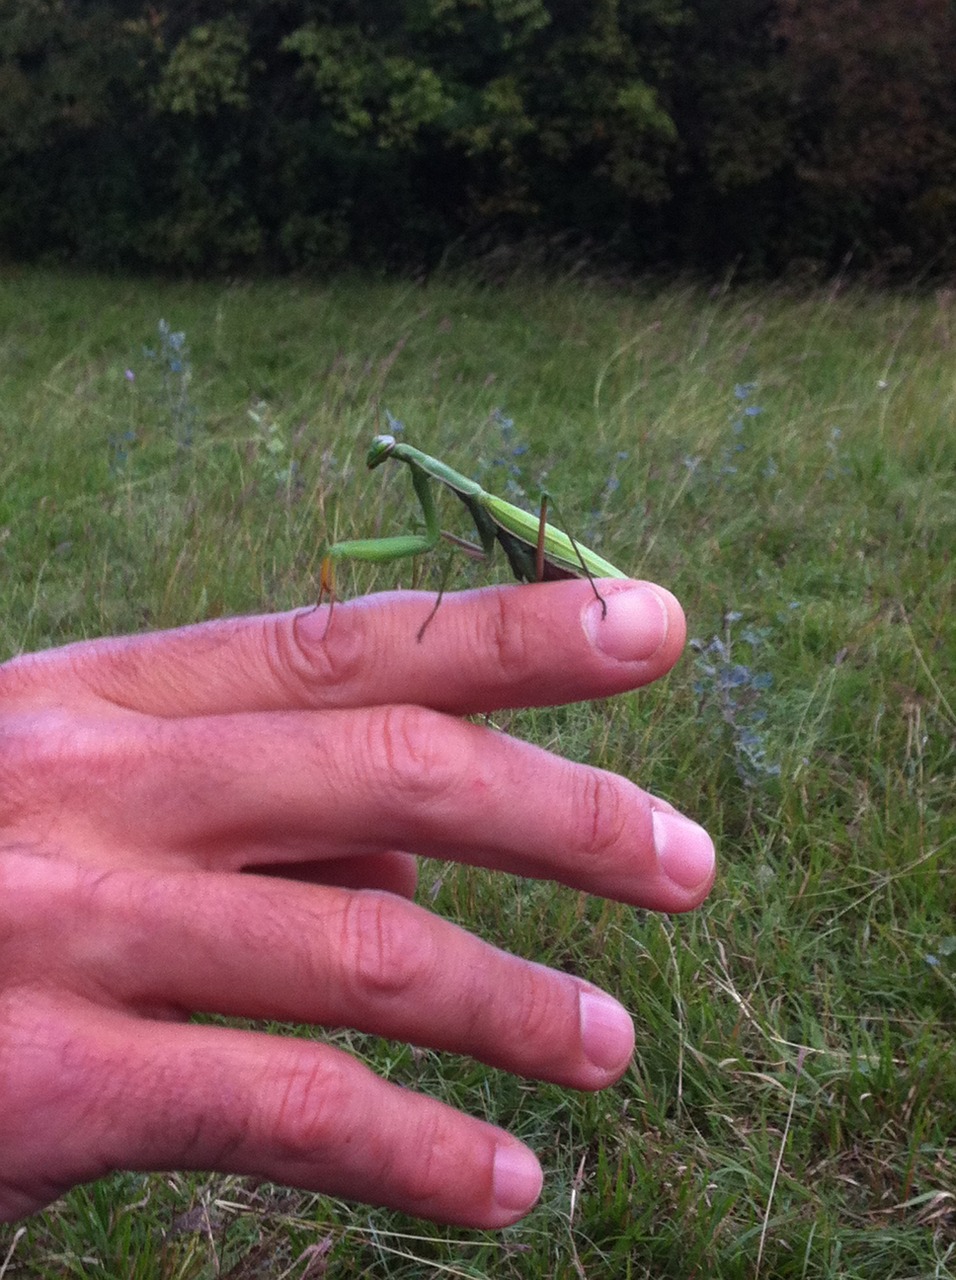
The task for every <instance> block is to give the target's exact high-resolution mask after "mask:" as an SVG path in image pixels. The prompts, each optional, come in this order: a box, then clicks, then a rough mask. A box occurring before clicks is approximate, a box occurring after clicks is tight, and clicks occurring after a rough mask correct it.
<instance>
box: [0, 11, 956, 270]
mask: <svg viewBox="0 0 956 1280" xmlns="http://www.w3.org/2000/svg"><path fill="white" fill-rule="evenodd" d="M224 9H225V10H226V11H225V12H224ZM954 231H956V5H954V3H953V0H395V3H393V4H383V3H382V2H381V0H239V2H238V3H235V4H232V5H230V6H228V7H227V6H222V5H218V4H212V3H206V2H205V0H182V2H180V3H177V4H175V5H173V4H166V3H164V2H163V0H155V3H150V4H143V3H135V2H132V0H0V253H2V254H4V256H6V257H8V258H9V257H15V258H17V259H27V258H47V259H49V258H54V259H66V260H70V261H75V262H80V263H84V264H89V265H94V266H124V267H147V268H162V269H169V270H176V271H182V270H190V271H220V270H225V269H235V268H242V267H257V266H261V267H264V268H266V267H267V268H269V269H276V268H278V269H296V270H298V269H305V270H326V269H332V268H335V267H336V266H339V265H342V264H362V265H375V266H380V265H385V266H389V267H396V266H398V267H401V268H404V269H412V270H418V269H426V270H427V269H428V268H429V267H430V266H432V265H433V264H434V263H435V262H436V261H437V260H439V259H440V258H441V257H442V255H444V254H448V253H461V254H469V253H480V252H482V251H483V250H485V249H487V248H488V247H489V246H492V245H500V244H502V243H517V244H528V243H531V242H533V243H535V244H537V245H539V246H552V247H554V248H555V251H556V252H557V251H560V250H569V251H570V250H574V251H579V250H580V249H581V248H582V247H583V248H584V249H586V250H587V251H588V252H590V253H593V254H595V255H597V256H604V257H606V258H607V260H608V261H613V262H615V263H621V264H626V265H627V266H628V267H629V268H631V269H635V270H646V269H652V268H661V267H666V268H671V269H688V268H689V269H705V270H722V269H726V268H728V267H729V266H731V265H736V266H737V267H738V269H741V270H744V271H750V272H755V273H763V274H775V273H778V272H780V271H781V270H784V269H786V268H788V267H792V266H793V264H794V263H805V264H807V265H808V267H812V268H814V269H817V270H824V271H826V270H831V269H833V268H834V267H836V266H837V265H839V264H840V263H841V262H843V261H845V260H847V259H849V260H852V261H853V262H854V263H856V264H857V265H858V266H859V267H860V268H862V269H877V270H880V271H884V272H907V273H910V274H917V273H922V274H926V273H930V274H932V273H936V272H945V271H947V270H952V268H953V267H954V265H956V235H954Z"/></svg>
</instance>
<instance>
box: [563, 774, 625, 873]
mask: <svg viewBox="0 0 956 1280" xmlns="http://www.w3.org/2000/svg"><path fill="white" fill-rule="evenodd" d="M620 782H621V780H620V779H618V778H616V777H615V776H614V775H612V774H610V773H605V772H603V771H602V770H600V769H590V768H589V769H586V770H585V771H584V772H583V774H582V775H581V777H580V780H579V783H578V788H577V795H576V796H575V798H574V806H573V807H574V813H575V815H576V834H577V838H578V842H579V847H580V849H581V851H582V853H583V854H584V855H585V856H586V857H587V859H588V861H589V863H590V864H591V865H592V866H595V865H599V866H610V865H616V864H617V863H619V862H620V860H621V856H622V851H624V850H628V851H630V850H632V849H633V844H634V841H633V834H634V831H633V827H634V814H633V811H632V807H631V805H629V804H628V803H627V801H626V799H625V796H624V794H623V791H622V787H621V785H620ZM629 837H630V838H629Z"/></svg>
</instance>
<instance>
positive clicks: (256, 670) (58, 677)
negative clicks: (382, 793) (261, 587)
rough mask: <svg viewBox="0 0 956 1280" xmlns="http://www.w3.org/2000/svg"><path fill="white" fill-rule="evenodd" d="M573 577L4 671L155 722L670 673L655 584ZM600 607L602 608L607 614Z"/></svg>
mask: <svg viewBox="0 0 956 1280" xmlns="http://www.w3.org/2000/svg"><path fill="white" fill-rule="evenodd" d="M600 589H601V598H598V597H597V596H596V595H595V592H594V589H593V587H592V586H591V584H590V583H588V582H585V581H577V580H569V581H562V582H553V583H540V584H538V583H536V584H533V585H530V586H529V585H525V586H507V587H486V588H483V589H481V590H479V591H466V592H459V593H455V594H450V595H447V596H445V598H444V599H443V600H442V603H441V607H440V608H439V609H438V612H437V613H436V614H435V617H434V618H433V620H432V621H431V623H430V624H429V626H428V628H427V630H426V631H425V633H424V635H423V637H422V639H421V641H420V642H419V641H418V639H417V635H418V631H419V629H420V627H421V623H422V621H423V620H424V619H425V617H426V616H427V615H428V612H429V610H430V609H431V607H432V605H433V603H434V596H432V595H430V594H428V593H420V592H410V591H401V592H388V593H379V594H377V595H373V596H365V597H363V598H361V599H359V600H354V601H350V602H348V603H345V604H340V605H337V606H336V609H335V614H334V617H333V619H332V622H331V625H327V624H328V611H327V609H307V610H297V611H294V612H290V613H284V614H265V615H259V616H252V617H242V618H226V619H219V620H216V621H214V622H207V623H202V624H199V625H196V626H191V627H184V628H181V629H179V630H176V631H166V632H154V633H151V634H145V635H137V636H128V637H123V638H120V639H106V640H96V641H85V642H80V643H78V644H74V645H68V646H66V647H64V648H62V649H55V650H49V651H47V652H44V653H40V654H34V655H27V656H25V657H23V658H19V659H16V660H15V661H14V662H11V663H8V664H6V666H5V667H3V668H2V669H0V673H2V674H0V691H2V693H3V694H4V695H5V697H6V699H7V700H8V701H10V700H16V699H18V698H22V699H23V700H24V701H28V702H29V703H30V705H36V704H37V702H38V701H40V702H46V701H48V700H49V699H50V698H52V699H53V700H54V701H55V702H56V703H57V704H58V705H63V704H64V703H72V704H73V705H76V704H80V705H86V706H89V705H90V704H91V703H92V704H100V705H101V704H102V703H103V702H106V703H108V704H110V705H111V706H113V707H119V708H124V709H127V710H130V711H134V712H140V713H145V714H150V715H157V716H164V717H179V716H195V715H223V714H234V713H236V712H249V711H253V712H254V711H292V710H305V709H309V710H316V709H324V708H340V709H341V708H346V707H357V706H366V707H367V706H375V705H384V704H387V703H390V702H396V701H400V702H404V703H416V704H418V705H420V706H425V707H431V708H433V709H435V710H438V711H446V712H451V713H454V714H457V715H463V714H471V713H476V712H490V711H495V710H499V709H502V708H505V707H519V706H522V707H527V706H547V705H558V704H561V703H566V702H576V701H583V700H585V699H589V698H601V697H606V696H608V695H610V694H614V693H622V692H624V691H626V690H628V689H633V688H637V687H638V686H640V685H643V684H648V683H650V681H652V680H655V679H657V678H658V677H659V676H661V675H664V674H665V673H666V672H667V671H668V670H669V669H670V668H671V666H673V664H674V662H675V661H676V660H677V658H678V656H679V654H680V652H681V649H682V648H683V644H684V637H685V625H684V616H683V613H682V611H681V608H680V605H679V604H678V603H677V601H676V599H675V598H674V597H673V596H672V595H671V594H670V592H668V591H665V590H664V589H663V588H662V587H658V586H656V585H654V584H652V583H646V582H630V581H628V580H613V581H607V582H602V584H601V588H600ZM604 604H606V611H605V609H604V607H603V606H604Z"/></svg>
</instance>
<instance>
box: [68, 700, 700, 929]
mask: <svg viewBox="0 0 956 1280" xmlns="http://www.w3.org/2000/svg"><path fill="white" fill-rule="evenodd" d="M131 728H132V726H131V725H130V724H129V722H127V724H126V726H125V729H126V732H125V734H124V742H123V744H122V749H121V750H120V751H119V757H118V758H119V763H118V767H119V768H121V769H122V770H123V779H122V785H116V786H114V787H112V788H110V789H109V798H108V800H107V801H105V802H104V803H103V805H102V806H101V809H100V812H99V815H98V825H99V831H98V833H97V834H98V836H99V838H100V839H101V841H102V848H103V851H104V853H105V854H107V856H109V850H111V849H113V848H115V847H117V845H119V846H120V847H121V848H123V849H124V851H125V852H129V851H130V849H131V843H132V847H133V848H138V849H139V851H140V852H141V854H142V856H143V857H144V858H146V859H147V860H151V859H152V858H154V857H155V856H156V851H157V850H159V851H160V852H161V856H162V857H163V860H164V861H167V860H168V859H169V858H170V857H176V858H185V859H186V860H187V861H188V862H189V863H190V864H191V865H196V864H197V863H198V864H199V865H201V866H205V867H207V868H217V869H221V870H222V869H230V870H235V869H239V868H241V867H249V866H262V865H267V864H269V863H276V862H289V861H294V860H297V859H304V860H314V859H325V858H342V857H346V856H355V855H360V854H379V853H381V852H383V851H386V850H391V849H407V850H409V851H411V852H415V853H421V854H426V855H431V856H435V857H441V858H453V859H456V860H458V861H461V862H466V863H472V864H475V865H480V866H484V867H489V868H494V869H497V870H505V871H510V872H514V873H517V874H521V875H527V876H532V877H535V878H548V879H554V880H558V881H560V882H561V883H564V884H567V885H570V886H572V887H574V888H578V889H584V890H587V891H589V892H592V893H599V894H602V895H603V896H605V897H611V898H616V899H619V900H621V901H625V902H630V903H633V904H635V905H640V906H644V907H650V908H654V909H658V910H665V911H682V910H688V909H690V908H691V907H693V906H696V905H697V903H698V902H699V901H700V900H701V899H702V897H703V896H704V893H705V892H706V890H707V888H709V883H710V881H709V879H708V874H709V871H708V868H709V865H710V863H712V858H713V846H712V844H711V843H710V841H709V839H708V837H707V836H706V834H705V833H704V832H703V831H702V830H701V829H700V828H699V827H697V826H696V824H694V823H691V822H689V821H687V820H685V819H683V818H681V817H680V816H679V815H677V814H676V813H675V812H674V810H673V809H671V807H670V806H669V805H667V804H665V803H664V802H663V801H660V800H657V799H655V798H654V797H652V796H650V795H649V794H648V793H647V792H644V791H642V790H641V789H640V788H639V787H637V786H635V785H634V784H633V783H631V782H629V781H627V780H626V779H624V778H621V777H618V776H617V775H614V774H610V773H607V772H605V771H603V770H600V769H595V768H591V767H589V766H586V765H578V764H573V763H571V762H569V761H567V760H564V759H561V758H559V757H557V756H554V755H552V754H550V753H549V752H547V751H544V750H543V749H541V748H539V747H535V746H532V745H530V744H528V743H524V742H520V741H517V740H516V739H513V738H511V737H509V736H507V735H505V734H502V733H499V732H497V731H495V730H492V729H489V728H486V727H484V726H481V725H474V724H469V723H467V722H463V721H460V720H458V719H457V718H455V717H451V716H445V715H443V714H441V713H439V712H433V711H429V710H427V709H424V708H421V707H412V706H397V707H394V706H393V707H375V708H366V709H361V710H354V711H326V712H298V713H279V714H273V715H268V714H266V715H257V716H254V717H250V716H245V715H239V716H215V717H208V718H202V717H201V718H196V719H191V720H180V721H159V722H157V721H149V720H146V719H145V718H144V722H143V724H142V731H143V732H142V741H141V742H140V743H139V744H138V745H135V744H133V743H131V741H130V731H131ZM133 736H134V737H135V734H133ZM102 737H103V742H102V744H101V745H102V750H103V752H104V753H105V754H107V755H110V756H113V754H114V753H115V752H116V743H115V727H112V728H111V727H110V726H104V731H103V735H102ZM83 742H84V749H85V750H87V751H91V750H92V751H93V752H94V753H95V751H96V749H97V748H96V745H95V743H96V734H95V733H87V734H86V735H85V736H83ZM137 760H141V761H142V767H140V768H138V769H136V768H131V767H130V764H131V761H137ZM80 772H81V773H82V772H83V771H80ZM184 795H187V796H188V797H189V803H188V804H184V803H183V796H184ZM62 811H66V812H69V811H70V806H69V805H63V806H61V812H62Z"/></svg>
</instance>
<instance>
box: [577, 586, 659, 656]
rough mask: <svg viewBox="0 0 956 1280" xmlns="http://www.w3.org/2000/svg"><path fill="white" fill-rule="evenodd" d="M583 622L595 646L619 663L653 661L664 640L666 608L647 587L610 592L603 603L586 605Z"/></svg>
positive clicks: (595, 602) (657, 596) (594, 601)
mask: <svg viewBox="0 0 956 1280" xmlns="http://www.w3.org/2000/svg"><path fill="white" fill-rule="evenodd" d="M604 604H606V605H607V614H606V615H605V613H604ZM583 621H584V630H585V631H586V632H587V635H588V639H589V640H590V641H591V643H592V644H593V645H594V647H595V648H596V649H599V650H600V651H601V652H602V653H606V654H607V655H608V657H610V658H617V659H618V660H619V661H621V662H642V661H645V660H646V659H647V658H652V657H653V656H654V654H655V653H657V651H658V649H659V648H660V647H661V645H663V643H664V641H665V640H666V639H667V625H668V617H667V607H666V605H665V604H664V601H663V600H662V599H661V597H660V596H659V595H658V594H657V592H656V591H653V590H652V589H651V588H650V587H630V588H629V589H627V590H625V591H609V592H608V594H607V595H606V596H605V597H604V603H603V604H602V602H601V601H600V600H592V601H591V602H590V604H588V605H587V607H586V609H585V611H584V618H583Z"/></svg>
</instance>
